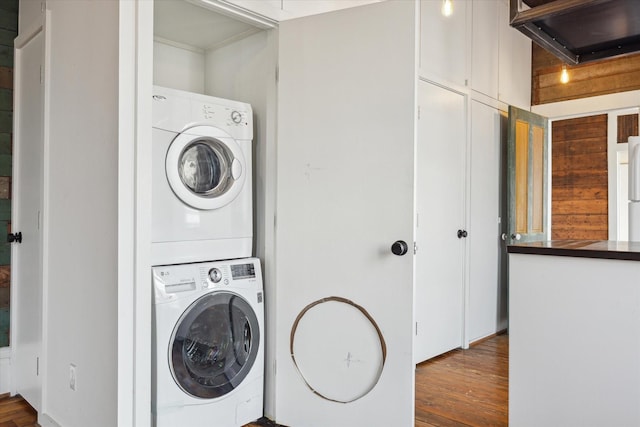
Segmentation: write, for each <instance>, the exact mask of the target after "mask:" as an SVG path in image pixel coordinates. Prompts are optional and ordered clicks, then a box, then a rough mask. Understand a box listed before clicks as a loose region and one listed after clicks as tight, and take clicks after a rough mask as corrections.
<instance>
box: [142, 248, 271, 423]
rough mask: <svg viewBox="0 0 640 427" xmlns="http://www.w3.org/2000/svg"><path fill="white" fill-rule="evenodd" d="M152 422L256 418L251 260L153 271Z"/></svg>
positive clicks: (258, 320)
mask: <svg viewBox="0 0 640 427" xmlns="http://www.w3.org/2000/svg"><path fill="white" fill-rule="evenodd" d="M152 276H153V289H154V305H153V308H154V312H153V316H154V319H153V320H154V322H153V340H152V341H153V361H152V371H153V375H152V413H153V419H154V426H155V427H186V426H188V427H200V426H202V427H205V426H206V427H210V426H216V427H239V426H242V425H245V424H247V423H249V422H251V421H255V420H256V419H258V418H260V417H262V412H263V378H264V341H263V338H262V337H263V324H264V309H263V306H264V303H263V293H262V275H261V269H260V262H259V260H258V259H256V258H249V259H238V260H233V261H217V262H205V263H193V264H184V265H170V266H160V267H153V268H152Z"/></svg>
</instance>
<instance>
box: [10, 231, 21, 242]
mask: <svg viewBox="0 0 640 427" xmlns="http://www.w3.org/2000/svg"><path fill="white" fill-rule="evenodd" d="M7 242H8V243H13V242H16V243H22V232H21V231H18V232H17V233H9V234H7Z"/></svg>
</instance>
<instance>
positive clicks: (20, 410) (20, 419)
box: [0, 395, 39, 427]
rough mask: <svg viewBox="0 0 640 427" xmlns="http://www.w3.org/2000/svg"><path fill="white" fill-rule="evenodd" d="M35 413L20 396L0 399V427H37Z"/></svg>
mask: <svg viewBox="0 0 640 427" xmlns="http://www.w3.org/2000/svg"><path fill="white" fill-rule="evenodd" d="M36 421H37V414H36V411H35V410H34V409H33V408H32V407H31V406H29V404H28V403H27V402H25V401H24V399H23V398H22V397H20V396H14V397H9V396H8V395H7V396H6V397H2V398H0V427H39V426H38V424H37V423H36Z"/></svg>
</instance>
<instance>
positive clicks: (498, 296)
mask: <svg viewBox="0 0 640 427" xmlns="http://www.w3.org/2000/svg"><path fill="white" fill-rule="evenodd" d="M506 127H507V117H506V114H502V113H501V112H500V111H499V110H496V109H495V108H492V107H489V106H487V105H485V104H482V103H480V102H477V101H471V135H470V141H471V147H470V160H471V162H470V163H471V164H470V167H469V173H470V178H471V179H470V183H469V195H470V205H469V210H470V215H469V230H468V231H469V237H468V238H467V244H468V246H469V262H468V266H469V285H468V287H469V292H468V294H469V308H468V310H467V313H468V320H467V322H466V323H467V334H466V337H465V338H466V340H467V341H468V342H473V341H476V340H478V339H480V338H484V337H486V336H488V335H491V334H494V333H496V332H498V331H501V330H504V329H506V328H507V288H506V278H505V277H503V276H501V275H500V271H501V270H500V268H501V267H502V263H504V262H505V261H506V260H503V259H501V258H502V253H503V252H504V254H505V255H506V251H503V244H502V240H501V239H500V234H501V230H502V228H501V218H500V215H501V213H500V212H501V211H500V208H501V204H502V198H501V194H502V193H501V191H500V190H501V188H500V185H501V177H502V173H503V172H504V171H503V169H504V168H503V167H502V161H503V158H504V159H506V156H504V154H505V153H504V152H503V150H502V149H503V148H505V149H506V136H507V135H506V134H507V132H506ZM503 140H504V143H503ZM505 221H506V218H505Z"/></svg>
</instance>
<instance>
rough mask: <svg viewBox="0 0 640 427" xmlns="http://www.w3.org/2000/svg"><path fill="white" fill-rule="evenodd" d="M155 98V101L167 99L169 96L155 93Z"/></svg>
mask: <svg viewBox="0 0 640 427" xmlns="http://www.w3.org/2000/svg"><path fill="white" fill-rule="evenodd" d="M153 99H154V100H155V101H164V100H166V99H167V97H166V96H162V95H153Z"/></svg>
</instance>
